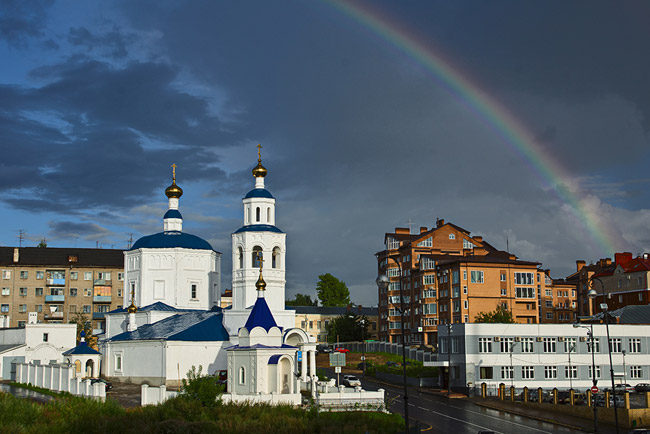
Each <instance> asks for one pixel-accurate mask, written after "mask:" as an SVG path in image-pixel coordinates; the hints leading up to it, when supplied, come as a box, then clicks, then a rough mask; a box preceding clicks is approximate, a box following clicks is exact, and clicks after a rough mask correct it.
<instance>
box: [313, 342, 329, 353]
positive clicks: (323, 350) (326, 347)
mask: <svg viewBox="0 0 650 434" xmlns="http://www.w3.org/2000/svg"><path fill="white" fill-rule="evenodd" d="M316 351H317V352H319V353H331V352H332V347H330V346H329V345H324V344H320V345H318V346H316Z"/></svg>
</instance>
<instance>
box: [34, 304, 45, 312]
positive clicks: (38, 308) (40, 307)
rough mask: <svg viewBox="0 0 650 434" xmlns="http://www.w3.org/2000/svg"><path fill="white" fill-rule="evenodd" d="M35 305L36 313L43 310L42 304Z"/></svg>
mask: <svg viewBox="0 0 650 434" xmlns="http://www.w3.org/2000/svg"><path fill="white" fill-rule="evenodd" d="M35 307H36V312H38V313H41V312H43V305H42V304H37V305H36V306H35Z"/></svg>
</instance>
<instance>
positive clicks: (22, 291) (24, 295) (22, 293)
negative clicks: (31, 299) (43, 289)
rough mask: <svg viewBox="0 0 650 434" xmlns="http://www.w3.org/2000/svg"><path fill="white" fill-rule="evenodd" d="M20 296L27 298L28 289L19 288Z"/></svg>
mask: <svg viewBox="0 0 650 434" xmlns="http://www.w3.org/2000/svg"><path fill="white" fill-rule="evenodd" d="M18 295H20V296H21V297H27V288H19V289H18Z"/></svg>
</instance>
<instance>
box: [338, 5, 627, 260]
mask: <svg viewBox="0 0 650 434" xmlns="http://www.w3.org/2000/svg"><path fill="white" fill-rule="evenodd" d="M325 2H326V3H327V4H329V5H331V6H332V7H334V8H335V9H336V10H338V11H339V12H340V13H341V14H343V15H344V16H346V17H347V18H348V19H351V20H353V21H355V22H356V23H358V24H360V25H361V26H363V27H365V28H366V29H367V30H369V31H370V32H371V33H372V34H373V35H375V36H377V37H379V38H380V39H382V40H383V41H385V42H387V43H388V44H390V45H392V46H393V47H395V48H396V49H398V50H399V51H401V52H402V53H404V54H406V55H407V57H409V58H411V59H412V60H414V61H415V62H417V63H418V64H420V65H421V66H423V67H424V69H425V70H426V71H427V72H428V73H429V74H431V76H432V77H433V78H434V80H436V81H437V82H438V84H440V85H441V86H442V87H444V88H445V89H447V91H448V92H450V93H451V94H452V95H453V96H454V97H455V98H457V99H458V100H459V101H460V102H461V103H462V104H463V105H464V106H465V107H467V108H468V109H469V110H470V111H471V112H472V113H473V114H474V116H476V117H477V118H478V119H479V120H480V121H481V122H482V123H484V124H485V125H487V126H488V127H489V128H491V129H492V131H494V132H495V133H496V134H497V135H498V136H499V137H500V138H501V139H502V141H503V142H504V144H505V145H506V146H509V147H510V148H511V149H512V150H513V151H514V152H515V153H516V154H518V155H519V156H520V158H521V159H522V160H523V161H524V162H525V163H526V164H528V165H530V166H531V167H532V168H533V170H534V172H535V173H536V174H537V176H538V177H539V178H540V181H541V182H542V183H543V184H546V185H543V188H551V189H553V191H554V192H555V193H556V194H557V196H558V197H559V198H560V200H561V201H562V202H564V203H565V204H567V205H568V207H569V209H570V210H571V211H572V212H573V214H574V217H575V218H576V219H577V220H579V221H580V222H581V223H582V225H583V226H584V228H585V229H586V231H587V232H588V233H589V234H590V235H591V237H592V238H593V240H594V241H595V243H596V245H597V246H598V247H599V248H600V249H602V251H601V252H594V253H599V254H603V255H611V254H613V253H614V252H616V251H620V250H617V248H620V247H621V245H622V242H623V240H622V238H621V236H620V234H618V233H616V232H615V231H614V230H613V228H610V227H609V225H606V224H605V221H604V219H603V218H601V216H600V215H599V214H598V210H597V209H594V207H593V205H591V203H592V202H593V198H589V197H587V195H585V194H584V193H583V192H582V191H581V190H580V188H579V187H578V185H577V184H576V183H575V182H572V181H571V179H572V178H571V176H569V174H568V173H567V172H566V171H565V170H564V169H563V167H562V166H561V165H560V164H559V163H558V162H557V161H556V160H554V159H553V158H552V157H551V155H549V153H548V152H546V150H545V149H544V148H543V147H542V146H540V145H539V144H538V143H537V142H536V141H535V140H534V136H533V135H532V134H531V133H530V131H528V130H527V128H526V127H525V126H524V125H523V124H522V123H521V122H520V121H519V120H518V119H516V118H515V117H514V116H513V115H512V113H510V111H508V109H507V108H506V107H504V106H503V105H502V104H501V103H500V102H499V101H497V100H496V99H495V98H494V97H493V96H491V95H490V94H488V93H487V92H485V91H484V90H483V89H481V88H480V87H479V86H478V85H476V84H475V83H473V82H472V81H470V79H469V78H467V76H466V75H464V74H462V73H461V71H459V69H458V68H454V67H453V65H452V64H451V62H449V61H448V60H445V59H444V56H443V53H442V52H441V50H439V49H434V48H432V47H430V46H427V45H425V44H424V43H422V42H420V41H419V40H418V38H417V37H416V36H414V35H412V34H411V33H410V32H409V30H408V29H406V28H404V27H403V26H400V25H399V24H398V23H396V22H394V20H393V21H391V20H389V19H388V18H386V17H384V16H382V15H381V14H380V13H379V11H377V10H375V9H371V8H370V7H369V6H367V5H366V6H363V7H361V6H359V5H356V4H353V3H351V2H345V1H341V0H325Z"/></svg>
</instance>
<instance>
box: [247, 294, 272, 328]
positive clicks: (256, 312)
mask: <svg viewBox="0 0 650 434" xmlns="http://www.w3.org/2000/svg"><path fill="white" fill-rule="evenodd" d="M255 327H262V328H263V329H264V330H266V331H267V332H268V331H269V330H271V327H278V324H277V323H276V322H275V318H273V314H272V313H271V309H269V305H268V304H266V300H265V299H264V297H258V298H257V300H256V301H255V305H254V306H253V310H251V314H250V315H248V320H247V321H246V324H245V325H244V328H245V329H246V330H248V331H249V332H250V331H251V330H253V329H254V328H255Z"/></svg>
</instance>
